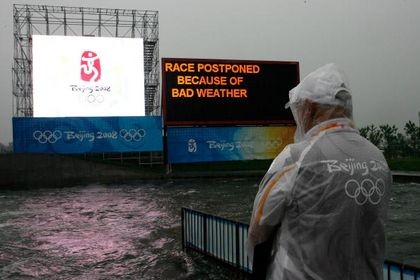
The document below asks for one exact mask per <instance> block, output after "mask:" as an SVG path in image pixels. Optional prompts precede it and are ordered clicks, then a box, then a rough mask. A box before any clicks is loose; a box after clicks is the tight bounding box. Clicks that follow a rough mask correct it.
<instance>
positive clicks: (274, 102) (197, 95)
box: [162, 58, 299, 125]
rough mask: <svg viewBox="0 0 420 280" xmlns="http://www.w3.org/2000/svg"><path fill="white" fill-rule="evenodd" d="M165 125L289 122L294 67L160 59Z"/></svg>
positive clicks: (295, 80)
mask: <svg viewBox="0 0 420 280" xmlns="http://www.w3.org/2000/svg"><path fill="white" fill-rule="evenodd" d="M162 73H163V75H162V81H163V95H164V96H163V97H164V98H163V109H164V110H163V112H164V117H165V123H166V125H217V124H227V125H229V124H244V125H248V124H293V123H294V122H293V117H292V114H291V112H290V110H288V109H285V108H284V105H285V104H286V103H287V102H288V99H289V91H290V90H291V89H292V88H293V87H295V86H296V85H297V84H298V83H299V63H298V62H279V61H243V60H209V59H181V58H164V59H162Z"/></svg>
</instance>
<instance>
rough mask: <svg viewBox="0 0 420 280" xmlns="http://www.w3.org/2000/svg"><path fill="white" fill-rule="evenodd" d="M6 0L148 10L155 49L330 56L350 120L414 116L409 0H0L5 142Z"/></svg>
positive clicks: (415, 3)
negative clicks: (346, 87)
mask: <svg viewBox="0 0 420 280" xmlns="http://www.w3.org/2000/svg"><path fill="white" fill-rule="evenodd" d="M14 3H17V4H30V5H34V4H40V5H56V6H74V7H79V6H82V7H103V8H120V9H139V10H157V11H159V24H160V28H159V29H160V55H161V57H182V58H214V59H246V60H279V61H281V60H292V61H299V63H300V71H301V77H304V76H305V75H306V74H308V73H309V72H311V71H312V70H314V69H315V68H317V67H319V66H321V65H323V64H325V63H328V62H335V63H337V64H338V65H340V66H341V68H343V69H344V71H345V72H346V74H347V76H348V78H349V81H350V86H351V89H352V91H353V106H354V116H355V121H356V125H357V126H359V127H361V126H365V125H367V124H371V123H373V124H376V125H380V124H395V125H397V126H398V127H399V128H400V131H401V132H402V131H403V130H402V127H403V125H404V124H405V123H406V122H407V121H408V120H412V121H414V122H415V123H417V124H418V112H419V111H420V31H419V30H420V29H419V26H420V16H419V14H420V1H419V0H261V1H256V0H254V1H251V0H211V1H209V0H207V1H204V0H176V1H173V0H172V1H171V0H143V1H139V0H119V1H115V0H85V1H80V0H79V1H77V0H74V1H71V0H61V1H58V0H43V1H38V0H32V1H30V0H27V1H26V2H23V1H20V2H12V1H9V0H2V1H1V3H0V8H1V9H0V32H1V44H0V48H1V56H0V79H1V82H0V85H1V90H0V142H2V143H9V142H11V141H12V125H11V123H12V114H13V113H12V112H13V105H12V71H11V68H12V58H13V15H12V5H13V4H14ZM279 109H281V105H280V104H279Z"/></svg>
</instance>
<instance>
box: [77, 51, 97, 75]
mask: <svg viewBox="0 0 420 280" xmlns="http://www.w3.org/2000/svg"><path fill="white" fill-rule="evenodd" d="M80 78H81V79H82V80H83V81H86V82H97V81H99V80H100V79H101V61H100V59H99V57H98V55H97V54H96V53H95V52H92V51H84V52H83V54H82V58H81V59H80Z"/></svg>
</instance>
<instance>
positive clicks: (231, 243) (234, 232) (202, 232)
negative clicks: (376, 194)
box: [181, 208, 420, 280]
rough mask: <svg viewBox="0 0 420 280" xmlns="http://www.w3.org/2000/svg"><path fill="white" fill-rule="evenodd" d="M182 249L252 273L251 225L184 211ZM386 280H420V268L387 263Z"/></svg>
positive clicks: (186, 209)
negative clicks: (248, 250)
mask: <svg viewBox="0 0 420 280" xmlns="http://www.w3.org/2000/svg"><path fill="white" fill-rule="evenodd" d="M181 220H182V247H183V249H192V250H194V251H197V252H200V253H203V254H205V255H208V256H211V257H213V258H215V259H217V260H219V261H222V262H224V263H226V264H228V265H230V266H232V267H234V268H236V269H238V270H239V271H242V272H245V273H251V272H252V263H251V262H250V261H249V259H248V256H247V254H246V240H247V237H248V228H249V225H247V224H244V223H240V222H235V221H232V220H228V219H224V218H221V217H217V216H213V215H210V214H206V213H202V212H199V211H195V210H192V209H188V208H182V212H181ZM384 279H385V280H417V279H420V268H418V267H414V266H409V265H404V264H401V263H398V262H395V261H389V260H386V261H385V264H384Z"/></svg>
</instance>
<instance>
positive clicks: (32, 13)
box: [12, 4, 161, 117]
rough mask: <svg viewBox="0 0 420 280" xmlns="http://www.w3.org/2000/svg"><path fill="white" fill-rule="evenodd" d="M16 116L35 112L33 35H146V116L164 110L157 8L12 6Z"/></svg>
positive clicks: (143, 36) (144, 38)
mask: <svg viewBox="0 0 420 280" xmlns="http://www.w3.org/2000/svg"><path fill="white" fill-rule="evenodd" d="M13 23H14V24H13V36H14V54H13V68H12V77H13V115H14V116H15V117H32V116H33V95H32V35H34V34H36V35H64V36H90V37H119V38H143V41H144V47H143V51H144V74H145V78H144V79H145V81H144V85H145V91H144V92H145V109H146V115H160V114H161V108H160V104H161V92H160V82H159V81H160V79H159V75H160V63H159V21H158V12H157V11H150V10H125V9H106V8H87V7H64V6H46V5H17V4H15V5H13Z"/></svg>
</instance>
